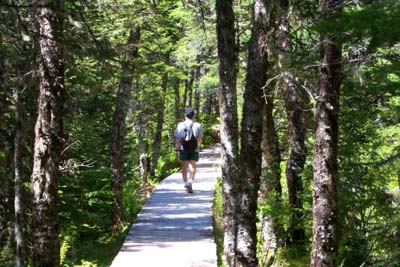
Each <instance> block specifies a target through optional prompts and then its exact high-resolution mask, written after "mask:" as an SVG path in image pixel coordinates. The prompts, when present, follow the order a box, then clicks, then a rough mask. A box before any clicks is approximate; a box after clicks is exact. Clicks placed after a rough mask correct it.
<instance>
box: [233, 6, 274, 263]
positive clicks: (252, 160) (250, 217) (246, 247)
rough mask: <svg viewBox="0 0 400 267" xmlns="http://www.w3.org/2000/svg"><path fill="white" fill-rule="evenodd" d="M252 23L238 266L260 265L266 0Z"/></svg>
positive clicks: (243, 137)
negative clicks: (260, 188)
mask: <svg viewBox="0 0 400 267" xmlns="http://www.w3.org/2000/svg"><path fill="white" fill-rule="evenodd" d="M253 8H254V9H253V21H252V22H253V23H252V24H253V26H252V33H251V37H250V40H249V46H248V61H247V72H246V85H245V91H244V103H243V119H242V124H241V133H240V138H241V152H240V163H241V166H240V179H241V180H240V192H239V199H240V212H239V214H238V217H239V219H238V231H237V233H238V235H237V248H236V249H237V251H236V257H237V260H238V264H237V266H246V267H252V266H254V267H255V266H258V261H257V254H256V252H257V226H256V222H257V216H256V213H257V200H258V189H259V186H260V174H261V140H262V130H263V117H262V107H263V102H262V101H263V95H264V92H263V87H264V86H265V85H266V82H267V68H268V54H267V46H266V45H265V44H266V42H267V39H268V32H267V31H268V13H267V12H268V9H267V2H266V1H265V0H255V2H254V7H253Z"/></svg>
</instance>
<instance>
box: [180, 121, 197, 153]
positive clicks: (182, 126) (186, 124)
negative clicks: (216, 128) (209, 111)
mask: <svg viewBox="0 0 400 267" xmlns="http://www.w3.org/2000/svg"><path fill="white" fill-rule="evenodd" d="M191 124H193V126H192V131H193V134H194V136H195V137H196V138H197V139H199V137H203V128H201V124H200V123H198V122H194V121H192V120H190V119H186V120H185V121H183V122H180V123H178V126H177V127H176V130H175V138H178V139H179V140H180V139H181V138H184V137H185V129H186V127H190V125H191ZM179 149H180V150H183V147H182V145H180V148H179ZM196 151H197V152H198V151H199V147H197V148H196Z"/></svg>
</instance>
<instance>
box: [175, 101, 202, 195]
mask: <svg viewBox="0 0 400 267" xmlns="http://www.w3.org/2000/svg"><path fill="white" fill-rule="evenodd" d="M195 115H196V112H195V110H194V109H192V108H187V109H186V110H185V120H184V121H182V122H180V123H178V125H177V127H176V130H175V156H176V158H179V159H180V161H181V168H182V180H183V182H184V183H185V189H186V191H187V192H188V193H193V187H192V183H193V180H194V178H195V175H196V162H197V161H198V160H199V151H200V145H201V143H202V141H203V129H202V127H201V124H200V123H198V122H195V121H194V117H195ZM188 172H189V177H188ZM188 178H189V179H188Z"/></svg>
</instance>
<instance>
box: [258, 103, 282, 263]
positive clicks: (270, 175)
mask: <svg viewBox="0 0 400 267" xmlns="http://www.w3.org/2000/svg"><path fill="white" fill-rule="evenodd" d="M273 108H274V107H273V100H272V98H271V97H267V98H266V103H265V105H264V111H263V115H264V118H263V132H262V134H263V137H262V142H261V148H262V180H261V184H260V196H259V201H260V203H264V204H266V203H268V204H269V205H272V206H274V205H275V204H274V203H276V204H279V203H281V202H282V186H281V181H280V179H281V168H280V163H281V155H280V150H279V138H278V133H277V132H276V128H275V123H274V118H273V114H272V111H273ZM260 215H261V218H260V221H261V238H262V241H263V247H262V253H263V258H262V259H261V266H271V265H272V264H273V262H274V260H275V255H276V252H277V250H278V248H279V246H280V245H281V243H282V235H283V226H282V225H281V223H280V222H279V220H278V219H277V218H276V217H274V216H273V215H271V214H268V212H263V213H261V214H260Z"/></svg>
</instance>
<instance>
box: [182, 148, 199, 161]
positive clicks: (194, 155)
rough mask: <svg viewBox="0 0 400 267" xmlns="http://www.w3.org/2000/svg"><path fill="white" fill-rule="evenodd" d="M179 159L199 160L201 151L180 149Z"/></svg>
mask: <svg viewBox="0 0 400 267" xmlns="http://www.w3.org/2000/svg"><path fill="white" fill-rule="evenodd" d="M179 159H180V160H195V161H198V160H199V152H196V151H184V150H180V151H179Z"/></svg>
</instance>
